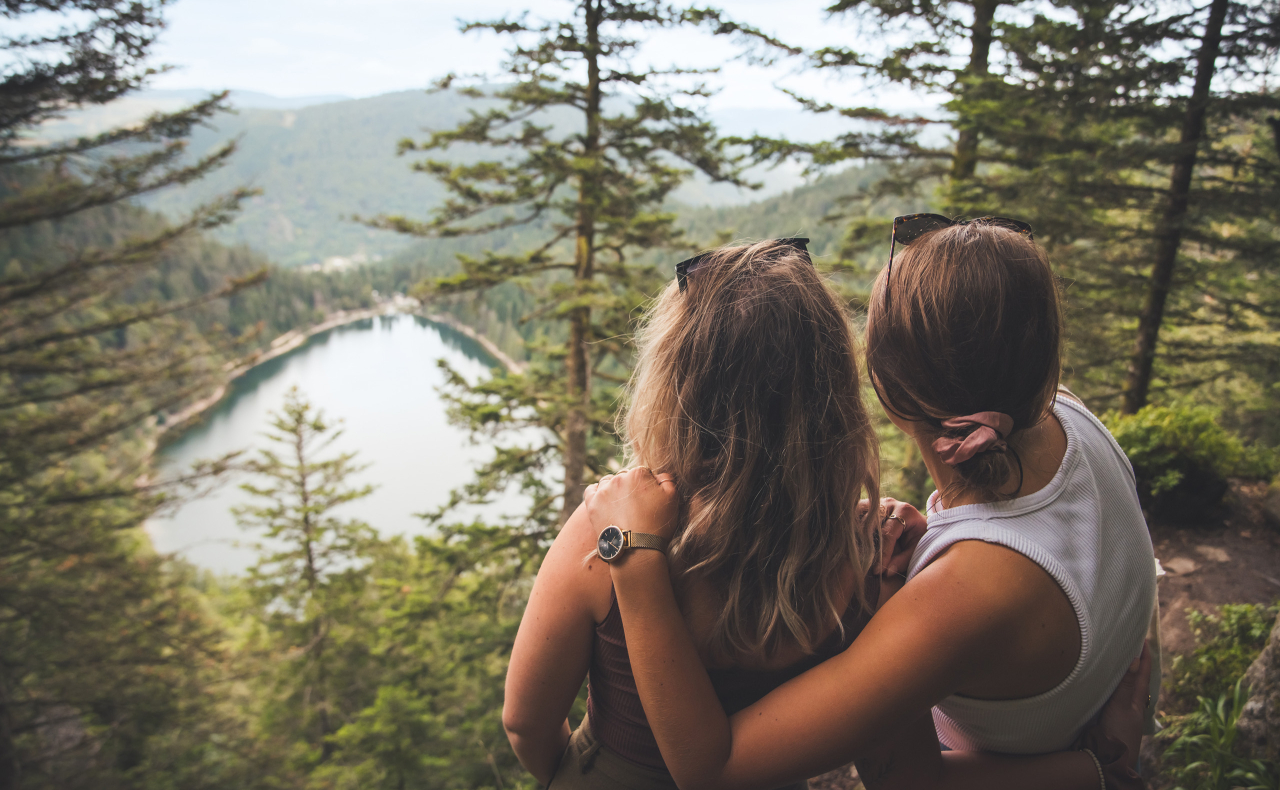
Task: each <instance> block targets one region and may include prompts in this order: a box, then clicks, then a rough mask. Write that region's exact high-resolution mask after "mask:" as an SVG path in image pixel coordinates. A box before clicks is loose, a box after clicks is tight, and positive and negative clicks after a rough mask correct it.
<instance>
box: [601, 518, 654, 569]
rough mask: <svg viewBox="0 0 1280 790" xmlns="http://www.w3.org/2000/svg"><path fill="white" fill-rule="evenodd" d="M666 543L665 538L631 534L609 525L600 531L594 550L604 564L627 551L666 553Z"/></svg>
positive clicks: (638, 533)
mask: <svg viewBox="0 0 1280 790" xmlns="http://www.w3.org/2000/svg"><path fill="white" fill-rule="evenodd" d="M667 543H668V541H667V539H666V538H661V537H658V536H657V535H649V534H647V533H644V532H632V531H631V530H629V529H628V530H623V529H621V528H620V527H615V526H614V525H612V524H610V525H609V526H607V527H605V528H604V529H602V530H600V539H599V540H597V541H596V550H597V551H598V552H599V554H600V559H602V560H604V561H605V562H613V561H614V560H616V559H617V558H618V556H619V555H620V554H622V552H624V551H626V550H627V549H656V550H657V551H661V552H666V550H667Z"/></svg>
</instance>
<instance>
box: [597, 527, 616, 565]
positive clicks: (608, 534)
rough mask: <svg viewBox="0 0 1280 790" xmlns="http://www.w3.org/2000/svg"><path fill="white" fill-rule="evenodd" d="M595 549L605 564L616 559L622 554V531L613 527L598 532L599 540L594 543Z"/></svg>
mask: <svg viewBox="0 0 1280 790" xmlns="http://www.w3.org/2000/svg"><path fill="white" fill-rule="evenodd" d="M596 549H598V550H599V552H600V559H602V560H604V561H605V562H608V561H609V560H611V559H613V558H614V557H617V556H618V554H620V553H621V552H622V530H620V529H618V528H617V527H614V526H609V527H605V528H604V529H603V530H601V532H600V540H598V541H596Z"/></svg>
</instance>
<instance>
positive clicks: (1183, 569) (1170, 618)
mask: <svg viewBox="0 0 1280 790" xmlns="http://www.w3.org/2000/svg"><path fill="white" fill-rule="evenodd" d="M1266 495H1267V490H1266V485H1265V484H1256V483H1255V484H1241V483H1233V484H1232V486H1231V490H1230V491H1229V492H1228V494H1227V496H1226V497H1225V499H1224V501H1223V504H1222V507H1221V508H1220V509H1219V510H1218V511H1217V512H1216V513H1214V514H1213V515H1212V516H1210V517H1208V518H1206V519H1204V520H1203V521H1200V522H1198V523H1183V524H1174V523H1162V522H1160V521H1154V522H1152V523H1151V524H1150V527H1151V542H1152V544H1153V545H1154V546H1155V552H1156V557H1158V558H1159V559H1160V562H1161V564H1162V565H1163V566H1164V568H1165V571H1166V573H1167V575H1166V576H1165V577H1164V578H1163V579H1162V580H1161V581H1160V584H1159V590H1160V632H1161V639H1162V642H1163V644H1164V649H1165V651H1166V652H1167V653H1185V652H1188V651H1190V650H1191V649H1192V648H1193V647H1195V641H1194V639H1193V638H1192V635H1191V629H1190V627H1189V625H1188V624H1187V615H1186V612H1187V609H1198V610H1200V611H1202V612H1208V611H1210V610H1211V609H1212V608H1213V607H1216V606H1221V605H1222V604H1224V603H1259V604H1261V603H1265V604H1270V603H1274V602H1276V601H1277V600H1280V524H1277V523H1276V521H1275V519H1274V518H1268V517H1267V516H1266V514H1265V512H1264V501H1265V497H1266ZM1144 751H1145V750H1144ZM862 786H863V785H862V783H861V782H860V781H859V780H858V774H857V772H856V771H855V770H854V769H853V766H846V767H844V768H841V769H840V770H838V771H832V772H831V773H828V774H823V775H822V776H819V777H815V778H813V779H810V780H809V787H810V788H811V790H855V788H861V787H862Z"/></svg>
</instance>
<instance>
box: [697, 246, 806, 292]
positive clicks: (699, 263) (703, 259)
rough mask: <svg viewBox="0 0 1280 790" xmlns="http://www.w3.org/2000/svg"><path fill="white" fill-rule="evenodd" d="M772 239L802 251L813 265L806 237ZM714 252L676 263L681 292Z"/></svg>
mask: <svg viewBox="0 0 1280 790" xmlns="http://www.w3.org/2000/svg"><path fill="white" fill-rule="evenodd" d="M774 241H775V242H777V243H778V244H785V245H787V246H788V247H792V248H794V249H797V250H799V251H800V252H803V253H804V257H805V258H807V259H808V261H809V264H810V265H813V259H812V258H810V257H809V246H808V245H809V240H808V239H774ZM714 254H715V251H714V250H713V251H711V252H704V253H702V254H701V255H695V256H693V257H692V258H689V259H688V260H684V261H680V262H679V263H677V264H676V282H677V283H679V285H680V290H681V291H682V292H683V291H684V290H685V289H686V288H688V287H689V285H688V280H689V278H690V277H691V276H693V273H694V272H696V271H697V270H698V269H699V268H701V266H702V264H704V263H706V262H707V261H709V260H710V259H711V256H712V255H714Z"/></svg>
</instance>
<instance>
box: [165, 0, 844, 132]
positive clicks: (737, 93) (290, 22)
mask: <svg viewBox="0 0 1280 790" xmlns="http://www.w3.org/2000/svg"><path fill="white" fill-rule="evenodd" d="M829 3H830V0H825V2H824V1H822V0H787V1H786V2H778V1H777V0H726V1H725V2H722V3H721V5H722V6H723V7H724V8H725V9H726V10H727V12H728V13H729V14H730V15H731V16H733V17H734V18H736V19H741V20H743V21H746V22H749V23H751V24H753V25H755V26H757V27H759V28H762V29H764V30H766V31H768V32H771V33H775V34H776V35H778V36H779V37H781V38H782V39H784V40H786V41H791V42H798V43H800V44H802V45H804V46H808V47H813V46H816V45H818V44H821V43H839V42H851V41H855V40H856V39H857V37H858V31H857V30H856V29H855V27H854V26H853V25H852V24H851V23H850V22H846V21H844V20H841V19H834V20H829V19H827V17H826V15H825V13H824V12H823V11H822V8H823V7H824V5H827V4H829ZM570 7H571V3H570V2H568V1H567V0H524V2H510V1H509V0H508V1H504V0H468V2H454V1H452V0H450V1H447V2H445V1H441V0H177V2H175V3H174V4H173V5H171V6H169V10H168V12H167V17H168V20H169V28H168V30H167V31H166V32H165V33H164V35H163V38H162V39H161V42H160V45H159V46H158V47H157V49H156V51H155V54H156V60H157V61H158V62H162V63H167V64H170V65H172V66H174V67H176V68H175V70H174V71H173V72H171V73H168V74H164V75H161V76H160V77H158V78H157V79H156V81H155V83H154V87H156V88H208V89H212V88H233V89H241V90H253V91H260V92H263V93H270V94H274V95H277V96H307V95H316V94H340V95H345V96H352V97H359V96H372V95H376V94H379V93H386V92H388V91H395V90H406V89H414V88H421V87H424V86H425V85H427V84H428V83H429V82H430V81H431V80H432V79H433V78H435V77H438V76H439V75H441V74H444V73H446V72H449V71H458V72H478V71H479V72H493V71H496V70H497V68H498V66H499V64H500V61H501V58H502V52H503V49H504V47H505V43H506V42H505V41H504V40H503V39H500V38H499V37H497V36H493V35H486V34H477V33H472V34H467V35H465V36H464V35H463V34H461V33H459V32H458V29H457V28H458V24H457V20H458V18H459V17H464V18H466V19H490V18H494V17H499V16H502V15H504V14H511V13H516V14H518V13H519V12H520V11H521V10H524V9H528V10H529V11H530V13H531V16H532V17H534V18H537V17H540V16H541V17H554V16H559V15H562V14H564V13H565V10H566V9H568V8H570ZM735 52H736V49H735V48H734V47H733V45H731V44H730V43H729V42H728V41H724V40H717V39H713V38H712V37H710V36H708V35H707V34H705V33H703V32H701V31H680V32H662V33H658V34H656V35H655V37H654V38H653V39H652V40H651V41H650V42H649V43H648V44H647V45H646V47H645V48H644V57H645V58H646V59H650V60H652V61H653V62H655V63H658V64H670V63H680V64H681V65H699V66H714V65H721V66H722V67H723V72H722V74H721V75H719V76H718V77H717V78H714V80H715V81H716V82H717V83H719V84H720V86H721V87H722V93H721V95H720V96H718V97H717V98H716V100H715V106H717V107H720V108H729V107H793V106H794V105H793V104H792V103H791V101H790V99H788V98H787V97H786V96H785V95H783V94H781V93H780V92H778V91H777V90H775V89H774V88H773V87H772V85H773V83H775V82H777V81H778V80H780V79H782V80H786V79H787V74H788V72H789V71H790V70H791V68H793V67H794V65H795V64H788V65H782V66H778V67H774V68H772V69H762V68H760V67H752V66H749V65H747V64H746V63H742V62H734V61H732V60H731V58H732V57H733V55H734V53H735ZM790 82H791V83H792V84H793V85H797V81H796V79H795V78H791V79H790ZM797 86H798V87H802V88H803V89H804V90H805V92H807V93H810V94H818V95H822V96H826V97H829V98H832V99H840V100H843V101H849V100H850V99H851V96H850V94H851V93H852V92H854V86H853V85H851V84H849V83H848V82H826V83H823V82H822V81H820V80H817V79H815V78H814V76H813V75H812V74H810V75H809V76H807V77H806V78H805V80H804V83H803V84H802V85H797ZM868 98H869V97H868Z"/></svg>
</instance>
